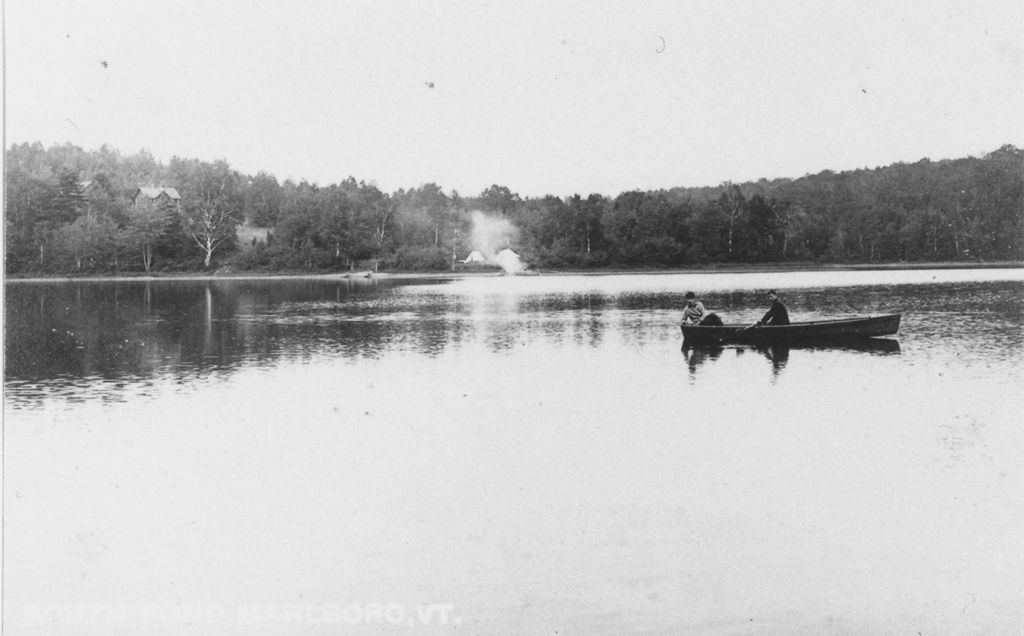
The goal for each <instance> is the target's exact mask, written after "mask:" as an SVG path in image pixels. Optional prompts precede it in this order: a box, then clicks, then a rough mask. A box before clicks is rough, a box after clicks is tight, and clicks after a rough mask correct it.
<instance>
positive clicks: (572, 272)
mask: <svg viewBox="0 0 1024 636" xmlns="http://www.w3.org/2000/svg"><path fill="white" fill-rule="evenodd" d="M1021 268H1024V261H995V262H991V263H984V262H982V263H977V262H934V263H830V264H818V263H804V264H800V263H779V264H746V263H733V264H714V265H703V266H698V267H693V268H652V269H627V268H606V269H549V270H531V269H527V270H526V271H525V272H524V273H523V274H521V275H525V276H623V275H625V276H628V275H647V276H651V275H671V274H759V273H767V272H807V271H837V272H841V271H871V270H875V271H905V270H923V269H1021ZM502 275H503V274H502V272H501V271H498V270H486V271H465V270H463V271H446V272H370V271H365V270H363V271H358V272H330V273H320V274H312V273H311V274H296V273H291V274H270V273H266V274H260V273H244V274H243V273H240V274H217V273H212V274H199V273H180V274H179V273H170V274H166V275H159V276H153V275H148V276H147V275H141V274H139V275H123V274H122V275H100V276H66V275H54V276H26V277H10V276H5V277H4V283H5V284H6V283H72V282H160V281H170V282H174V281H217V280H339V281H340V280H357V281H358V280H443V279H452V278H487V277H495V276H502Z"/></svg>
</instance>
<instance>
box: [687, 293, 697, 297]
mask: <svg viewBox="0 0 1024 636" xmlns="http://www.w3.org/2000/svg"><path fill="white" fill-rule="evenodd" d="M686 297H687V298H696V297H697V296H696V294H694V293H693V292H686Z"/></svg>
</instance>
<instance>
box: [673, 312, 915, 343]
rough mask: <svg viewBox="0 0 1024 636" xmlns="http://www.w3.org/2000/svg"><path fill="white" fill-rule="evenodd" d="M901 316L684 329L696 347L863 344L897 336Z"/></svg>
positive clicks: (687, 326)
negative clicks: (869, 339)
mask: <svg viewBox="0 0 1024 636" xmlns="http://www.w3.org/2000/svg"><path fill="white" fill-rule="evenodd" d="M900 316H901V314H888V315H884V316H868V317H866V318H839V319H836V320H813V321H809V322H794V323H790V324H788V325H778V326H773V325H762V326H759V327H751V326H750V325H721V326H710V325H708V326H704V325H680V328H681V329H682V330H683V341H684V342H686V343H693V344H706V343H707V344H715V343H721V342H749V343H760V342H792V343H801V342H807V343H817V342H833V341H849V340H861V339H865V338H875V337H878V336H891V335H894V334H895V333H896V332H897V331H899V328H900Z"/></svg>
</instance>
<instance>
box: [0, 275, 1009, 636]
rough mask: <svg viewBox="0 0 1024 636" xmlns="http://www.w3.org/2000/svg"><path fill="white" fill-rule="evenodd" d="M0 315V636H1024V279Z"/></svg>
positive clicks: (43, 290)
mask: <svg viewBox="0 0 1024 636" xmlns="http://www.w3.org/2000/svg"><path fill="white" fill-rule="evenodd" d="M767 288H777V289H778V290H779V291H780V293H781V295H782V298H783V300H784V302H785V303H786V305H787V307H788V308H789V311H790V315H791V317H792V318H793V319H794V320H802V319H814V318H826V317H839V316H850V315H864V314H881V313H890V312H901V313H903V323H902V326H901V329H900V332H899V334H898V336H895V337H892V338H889V339H886V340H884V341H883V342H881V343H879V344H876V345H874V346H863V347H833V348H827V347H824V348H823V347H818V348H799V347H793V348H778V347H775V348H755V347H748V346H729V347H722V348H712V349H705V348H701V349H692V348H687V347H683V346H682V338H681V335H680V331H679V328H678V320H679V317H680V314H681V309H682V306H683V302H684V301H683V294H684V293H685V292H686V291H687V290H691V289H692V290H694V291H696V292H697V293H698V294H700V296H701V298H702V299H703V301H704V303H705V305H707V306H708V308H709V309H712V310H714V311H716V312H718V313H720V314H721V315H722V316H723V317H724V318H725V319H726V320H727V322H752V321H753V320H755V319H756V318H758V317H759V316H760V315H761V314H762V313H763V312H764V311H765V310H766V309H767V306H766V305H767V303H766V301H765V298H764V290H766V289H767ZM5 293H6V299H5V300H6V312H5V320H6V323H5V324H6V329H5V363H4V369H5V383H4V398H5V400H4V502H5V503H4V530H5V539H4V596H5V616H4V629H5V633H6V634H49V633H54V632H55V631H58V630H59V631H60V633H64V634H90V635H92V634H104V635H107V634H137V633H147V634H150V633H152V634H204V635H205V634H210V635H213V634H218V635H220V634H297V633H301V634H313V635H316V634H332V635H333V634H339V633H385V634H416V633H430V634H438V633H441V634H448V633H451V634H456V633H470V634H476V633H479V634H518V633H545V634H554V633H558V634H586V635H590V634H623V633H633V634H682V633H705V634H718V633H732V634H747V633H749V634H764V633H776V634H821V633H835V634H847V633H849V634H860V633H910V634H913V633H918V632H920V633H924V634H929V633H957V634H971V633H978V634H980V633H1012V632H1015V631H1019V628H1020V627H1021V626H1022V625H1024V532H1022V531H1021V528H1024V397H1022V396H1024V391H1022V389H1024V270H1019V269H1002V270H934V271H933V270H922V271H884V272H883V271H879V272H827V273H826V272H799V273H787V272H776V273H764V274H671V275H606V276H533V277H493V278H492V277H482V278H468V279H461V280H431V281H401V280H384V279H380V280H362V279H360V280H340V279H339V280H326V279H315V280H249V281H242V280H235V281H213V282H207V281H202V282H176V281H150V282H144V281H138V282H128V283H125V282H120V283H113V282H102V283H101V282H92V283H88V282H79V283H68V282H53V283H11V282H9V283H8V284H7V285H6V286H5Z"/></svg>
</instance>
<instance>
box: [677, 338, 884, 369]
mask: <svg viewBox="0 0 1024 636" xmlns="http://www.w3.org/2000/svg"><path fill="white" fill-rule="evenodd" d="M726 348H730V349H735V350H736V351H737V353H743V352H744V351H756V352H757V353H759V354H761V355H762V356H764V358H765V359H766V360H768V361H769V362H770V363H771V365H772V371H773V373H774V374H775V375H778V374H779V373H780V372H781V371H782V370H783V369H785V368H786V365H787V364H788V363H789V359H790V352H791V351H793V350H798V351H799V350H803V351H849V352H857V353H864V354H868V355H899V354H900V353H901V349H900V343H899V341H898V340H893V339H889V338H868V339H865V340H850V341H839V342H801V343H790V342H778V343H762V344H756V345H755V344H734V345H729V346H728V347H726V346H724V345H720V344H718V345H690V344H687V343H686V342H684V343H683V345H682V348H681V349H680V352H681V353H682V354H683V357H685V358H686V363H687V366H688V367H689V369H690V374H691V375H694V374H696V373H697V371H698V369H699V368H700V367H701V366H702V365H704V364H707V363H709V362H713V361H715V360H717V359H718V358H720V357H721V355H722V353H723V352H724V351H725V349H726Z"/></svg>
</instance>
